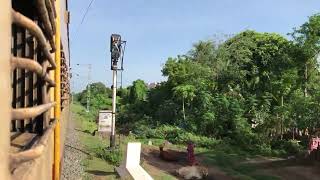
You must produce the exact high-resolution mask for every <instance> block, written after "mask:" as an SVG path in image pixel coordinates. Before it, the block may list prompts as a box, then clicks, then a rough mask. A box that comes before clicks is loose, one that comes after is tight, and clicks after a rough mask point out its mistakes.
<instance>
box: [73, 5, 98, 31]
mask: <svg viewBox="0 0 320 180" xmlns="http://www.w3.org/2000/svg"><path fill="white" fill-rule="evenodd" d="M93 2H94V0H91V1H90V3H89V5H88V6H87V8H86V11H85V13H84V14H83V16H82V19H81V22H80V24H79V25H78V27H77V29H76V36H77V34H78V31H79V30H80V27H81V25H82V24H83V22H84V20H85V18H86V16H87V14H88V12H89V10H90V7H91V5H92V3H93Z"/></svg>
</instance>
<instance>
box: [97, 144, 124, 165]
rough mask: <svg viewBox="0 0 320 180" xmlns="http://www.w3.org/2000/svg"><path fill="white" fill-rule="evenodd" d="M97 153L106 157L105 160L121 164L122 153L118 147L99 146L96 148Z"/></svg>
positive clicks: (103, 157)
mask: <svg viewBox="0 0 320 180" xmlns="http://www.w3.org/2000/svg"><path fill="white" fill-rule="evenodd" d="M96 155H97V156H98V157H99V158H101V159H104V160H105V161H108V162H109V163H111V164H113V165H116V166H119V165H120V163H121V161H122V153H121V151H120V150H118V149H115V150H109V149H106V148H103V147H99V148H98V149H97V150H96Z"/></svg>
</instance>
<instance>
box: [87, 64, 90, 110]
mask: <svg viewBox="0 0 320 180" xmlns="http://www.w3.org/2000/svg"><path fill="white" fill-rule="evenodd" d="M90 74H91V64H88V86H87V88H88V95H87V112H90V95H91V92H90V80H91V79H90Z"/></svg>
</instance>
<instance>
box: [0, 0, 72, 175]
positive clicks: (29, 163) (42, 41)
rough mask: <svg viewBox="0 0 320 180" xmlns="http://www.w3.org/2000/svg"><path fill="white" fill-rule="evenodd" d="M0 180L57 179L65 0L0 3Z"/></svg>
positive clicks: (65, 80)
mask: <svg viewBox="0 0 320 180" xmlns="http://www.w3.org/2000/svg"><path fill="white" fill-rule="evenodd" d="M0 8H1V11H0V68H1V69H0V82H1V87H0V107H1V108H0V114H1V126H0V149H1V151H0V160H1V163H0V179H19V180H20V179H41V180H45V179H60V174H61V173H60V172H61V168H60V167H61V162H62V161H61V160H62V157H63V156H62V155H63V144H64V137H65V131H66V125H67V121H68V119H69V97H70V84H69V79H70V72H69V66H70V59H69V57H70V56H69V17H70V13H69V12H68V2H67V1H66V0H33V1H19V0H12V1H9V0H1V1H0Z"/></svg>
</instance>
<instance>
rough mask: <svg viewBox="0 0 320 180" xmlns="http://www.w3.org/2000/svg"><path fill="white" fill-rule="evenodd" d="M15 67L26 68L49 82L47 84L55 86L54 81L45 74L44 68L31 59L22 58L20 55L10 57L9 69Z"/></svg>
mask: <svg viewBox="0 0 320 180" xmlns="http://www.w3.org/2000/svg"><path fill="white" fill-rule="evenodd" d="M16 68H20V69H26V70H29V71H32V72H35V73H36V74H37V75H38V76H40V77H41V78H42V79H43V80H45V81H46V82H48V83H49V86H55V82H54V81H53V80H52V79H50V77H49V75H48V74H47V70H46V68H42V67H41V65H40V64H39V63H38V62H36V61H33V60H32V59H28V58H22V57H11V70H14V69H16Z"/></svg>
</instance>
